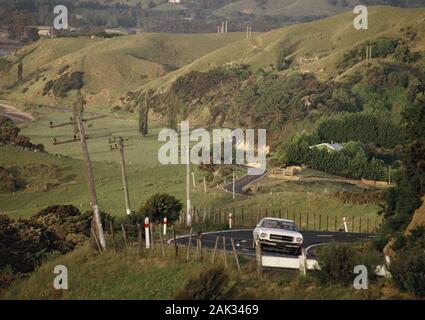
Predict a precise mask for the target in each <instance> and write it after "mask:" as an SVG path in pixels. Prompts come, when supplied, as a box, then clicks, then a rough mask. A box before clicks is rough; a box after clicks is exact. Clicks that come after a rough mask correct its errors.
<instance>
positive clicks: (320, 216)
mask: <svg viewBox="0 0 425 320" xmlns="http://www.w3.org/2000/svg"><path fill="white" fill-rule="evenodd" d="M321 230H322V215H321V214H319V231H321Z"/></svg>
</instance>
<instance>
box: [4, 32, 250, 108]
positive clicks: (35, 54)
mask: <svg viewBox="0 0 425 320" xmlns="http://www.w3.org/2000/svg"><path fill="white" fill-rule="evenodd" d="M243 37H244V34H240V33H231V34H228V35H224V36H223V35H216V34H208V35H167V34H142V35H134V36H124V37H116V38H113V39H99V38H95V39H90V38H58V39H43V40H40V41H38V42H36V43H34V44H32V45H30V46H28V47H25V48H23V49H21V50H20V51H18V52H17V53H16V54H15V55H14V56H12V57H9V58H8V62H9V63H10V64H9V66H8V67H6V68H3V69H0V73H1V78H0V85H1V86H3V87H5V88H7V89H8V90H9V92H11V94H10V97H9V98H10V99H11V100H14V101H19V102H20V103H22V102H24V103H25V102H28V103H37V104H47V105H53V104H58V103H60V104H65V105H70V104H71V103H72V95H71V97H69V98H68V99H60V98H58V97H54V96H52V95H47V94H46V95H43V89H44V87H45V86H46V83H47V82H48V81H50V80H56V79H57V78H59V77H60V75H61V74H62V73H64V68H66V67H67V66H68V69H67V70H66V72H67V73H72V72H75V71H82V72H84V87H83V92H84V94H86V95H87V100H88V107H89V108H99V109H103V110H110V108H111V107H113V106H114V103H115V102H116V100H117V99H118V98H119V97H120V96H122V95H124V94H125V93H126V92H127V91H129V90H134V89H136V88H138V87H140V86H142V85H143V84H145V83H147V82H149V81H152V80H153V79H155V78H157V77H160V76H163V75H164V74H166V73H168V72H169V71H171V70H174V69H176V68H179V67H182V66H184V65H185V64H187V63H190V62H192V61H194V60H195V59H197V58H199V57H201V56H203V55H205V54H207V53H209V52H211V51H214V50H217V49H219V48H221V47H223V46H226V45H227V44H229V43H231V42H234V41H237V40H240V39H241V38H243ZM19 60H22V64H23V80H22V82H20V83H19V82H18V78H17V69H18V61H19Z"/></svg>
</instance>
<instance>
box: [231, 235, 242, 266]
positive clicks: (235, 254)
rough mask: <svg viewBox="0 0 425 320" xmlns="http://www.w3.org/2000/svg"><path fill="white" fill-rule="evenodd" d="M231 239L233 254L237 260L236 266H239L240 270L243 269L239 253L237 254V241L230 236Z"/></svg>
mask: <svg viewBox="0 0 425 320" xmlns="http://www.w3.org/2000/svg"><path fill="white" fill-rule="evenodd" d="M230 241H231V243H232V250H233V256H234V257H235V260H236V266H237V267H238V271H241V266H240V264H239V259H238V254H237V252H236V248H235V241H234V240H233V238H230Z"/></svg>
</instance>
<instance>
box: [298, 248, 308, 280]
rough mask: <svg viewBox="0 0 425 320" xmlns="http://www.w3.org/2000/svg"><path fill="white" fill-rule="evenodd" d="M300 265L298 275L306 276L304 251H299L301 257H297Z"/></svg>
mask: <svg viewBox="0 0 425 320" xmlns="http://www.w3.org/2000/svg"><path fill="white" fill-rule="evenodd" d="M298 259H299V263H300V275H301V276H305V275H306V274H307V258H306V255H305V249H304V248H302V249H301V255H300V256H299V257H298Z"/></svg>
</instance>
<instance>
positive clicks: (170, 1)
mask: <svg viewBox="0 0 425 320" xmlns="http://www.w3.org/2000/svg"><path fill="white" fill-rule="evenodd" d="M168 2H169V3H180V0H168Z"/></svg>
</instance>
